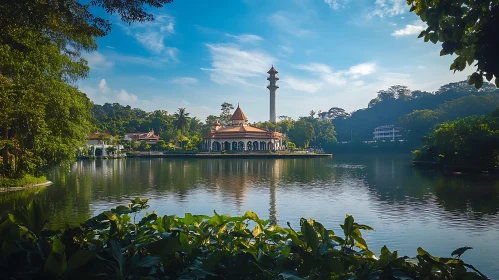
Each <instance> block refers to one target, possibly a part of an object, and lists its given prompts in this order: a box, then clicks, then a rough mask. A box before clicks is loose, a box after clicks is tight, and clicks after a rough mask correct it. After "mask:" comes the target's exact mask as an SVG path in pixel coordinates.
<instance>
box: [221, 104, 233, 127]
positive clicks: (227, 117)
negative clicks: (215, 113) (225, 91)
mask: <svg viewBox="0 0 499 280" xmlns="http://www.w3.org/2000/svg"><path fill="white" fill-rule="evenodd" d="M221 110H222V113H220V121H221V122H222V124H223V125H229V124H230V122H231V118H232V113H231V110H234V105H232V104H230V103H227V102H224V103H223V104H222V109H221Z"/></svg>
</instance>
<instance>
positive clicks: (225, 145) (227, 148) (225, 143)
mask: <svg viewBox="0 0 499 280" xmlns="http://www.w3.org/2000/svg"><path fill="white" fill-rule="evenodd" d="M224 150H226V151H230V143H229V141H225V142H224Z"/></svg>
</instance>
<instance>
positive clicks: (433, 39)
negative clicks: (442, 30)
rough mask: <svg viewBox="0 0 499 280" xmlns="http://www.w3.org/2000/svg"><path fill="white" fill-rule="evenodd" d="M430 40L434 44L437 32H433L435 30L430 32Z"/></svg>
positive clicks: (436, 40)
mask: <svg viewBox="0 0 499 280" xmlns="http://www.w3.org/2000/svg"><path fill="white" fill-rule="evenodd" d="M430 41H431V42H432V43H433V44H436V43H437V42H438V34H437V33H435V32H433V33H431V35H430Z"/></svg>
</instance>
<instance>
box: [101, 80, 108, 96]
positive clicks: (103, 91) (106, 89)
mask: <svg viewBox="0 0 499 280" xmlns="http://www.w3.org/2000/svg"><path fill="white" fill-rule="evenodd" d="M99 89H100V90H101V91H102V93H108V92H109V88H108V87H107V83H106V79H102V80H100V83H99Z"/></svg>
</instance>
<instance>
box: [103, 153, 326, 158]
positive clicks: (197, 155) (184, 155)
mask: <svg viewBox="0 0 499 280" xmlns="http://www.w3.org/2000/svg"><path fill="white" fill-rule="evenodd" d="M331 157H333V155H332V154H298V153H296V154H295V153H291V154H263V153H262V154H256V153H255V154H239V153H237V154H215V153H211V154H210V153H178V154H176V153H175V154H173V153H172V154H138V155H137V154H128V155H127V158H206V159H212V158H242V159H244V158H276V159H282V158H287V159H296V158H331ZM110 159H112V158H110Z"/></svg>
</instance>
